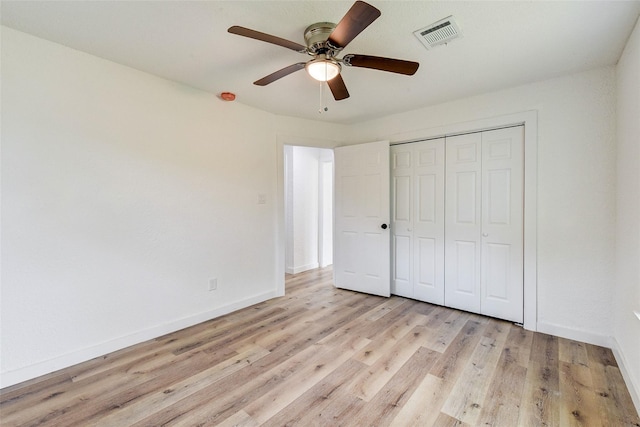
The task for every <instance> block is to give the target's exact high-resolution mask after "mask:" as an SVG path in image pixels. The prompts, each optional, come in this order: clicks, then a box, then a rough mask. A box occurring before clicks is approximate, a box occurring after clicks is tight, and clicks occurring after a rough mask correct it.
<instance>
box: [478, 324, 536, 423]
mask: <svg viewBox="0 0 640 427" xmlns="http://www.w3.org/2000/svg"><path fill="white" fill-rule="evenodd" d="M525 332H526V331H525ZM527 336H528V337H529V338H531V337H532V336H533V334H532V333H523V329H522V328H519V327H517V326H511V327H510V328H509V335H508V336H507V339H506V342H505V345H504V347H503V348H502V351H501V354H500V359H499V360H498V364H497V365H496V369H495V370H494V372H493V377H492V379H491V384H489V388H488V390H487V394H486V396H485V399H484V402H483V403H482V411H481V412H480V416H479V418H478V420H477V423H478V425H485V426H494V425H505V426H516V425H518V414H519V408H520V402H521V400H522V392H523V389H524V381H525V378H526V375H527V368H526V367H525V366H526V364H525V365H524V366H523V364H522V363H521V361H522V360H523V359H525V358H526V360H529V355H530V351H531V339H525V338H526V337H527Z"/></svg>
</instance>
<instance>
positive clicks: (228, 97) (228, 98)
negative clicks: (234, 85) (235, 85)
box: [220, 92, 236, 101]
mask: <svg viewBox="0 0 640 427" xmlns="http://www.w3.org/2000/svg"><path fill="white" fill-rule="evenodd" d="M220 98H222V99H223V100H225V101H233V100H235V99H236V94H235V93H231V92H222V93H221V94H220Z"/></svg>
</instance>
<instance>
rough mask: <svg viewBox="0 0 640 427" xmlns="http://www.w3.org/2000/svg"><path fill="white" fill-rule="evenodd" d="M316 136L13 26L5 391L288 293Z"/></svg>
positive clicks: (290, 122)
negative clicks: (310, 141)
mask: <svg viewBox="0 0 640 427" xmlns="http://www.w3.org/2000/svg"><path fill="white" fill-rule="evenodd" d="M248 123H250V124H251V125H250V126H247V124H248ZM309 125H310V123H309V122H308V121H301V120H296V119H292V118H286V119H281V118H279V117H276V116H274V115H272V114H269V113H267V112H264V111H259V110H256V109H252V108H249V107H246V106H243V105H242V104H240V103H238V102H235V103H225V102H223V101H220V100H219V99H217V98H216V97H215V96H214V95H212V94H210V93H205V92H201V91H197V90H194V89H192V88H189V87H186V86H182V85H179V84H176V83H173V82H170V81H167V80H163V79H160V78H157V77H154V76H151V75H148V74H145V73H142V72H139V71H136V70H133V69H130V68H127V67H124V66H121V65H118V64H115V63H112V62H109V61H105V60H102V59H99V58H97V57H94V56H91V55H87V54H84V53H81V52H78V51H75V50H72V49H68V48H66V47H63V46H60V45H57V44H54V43H51V42H48V41H44V40H41V39H38V38H35V37H32V36H29V35H26V34H23V33H20V32H17V31H15V30H11V29H8V28H2V198H3V200H2V202H3V203H2V234H1V236H2V286H1V304H2V305H1V311H2V319H1V320H2V324H1V328H2V330H1V338H2V342H1V347H2V348H1V353H0V354H1V362H0V364H1V366H0V372H1V373H2V378H1V382H2V386H7V385H10V384H13V383H16V382H19V381H22V380H25V379H28V378H31V377H34V376H37V375H41V374H44V373H47V372H51V371H53V370H56V369H59V368H62V367H65V366H68V365H71V364H73V363H77V362H80V361H83V360H86V359H89V358H91V357H95V356H98V355H102V354H105V353H108V352H110V351H113V350H115V349H119V348H122V347H124V346H127V345H130V344H133V343H136V342H140V341H142V340H145V339H149V338H152V337H156V336H158V335H161V334H163V333H166V332H169V331H173V330H176V329H179V328H182V327H185V326H188V325H191V324H194V323H198V322H201V321H203V320H206V319H209V318H212V317H215V316H217V315H220V314H223V313H225V312H228V311H230V310H233V309H236V308H240V307H243V306H246V305H249V304H251V303H253V302H257V301H262V300H264V299H267V298H269V297H272V296H275V295H276V294H278V293H279V292H280V290H281V289H280V288H279V284H280V282H281V278H280V276H281V274H280V273H281V270H282V267H279V265H283V264H279V261H280V260H279V255H278V247H279V245H280V240H279V239H280V237H279V236H280V235H279V233H280V231H279V224H280V219H279V215H280V212H281V208H280V207H279V206H277V204H276V203H277V202H278V201H280V200H281V197H280V195H279V191H278V185H279V184H278V170H277V168H276V165H277V164H278V161H279V160H278V159H277V156H278V155H279V151H278V147H279V145H278V138H279V135H293V136H295V137H296V138H300V137H302V138H305V137H309V133H310V131H309V130H308V129H313V127H314V126H309ZM317 126H322V127H323V129H326V132H327V134H329V135H330V134H332V133H334V134H338V133H339V132H338V130H336V129H340V131H341V130H342V128H341V127H340V126H333V125H330V124H327V123H322V124H317V125H316V126H315V127H317ZM334 127H335V128H336V129H334ZM258 194H264V195H266V201H267V203H266V204H258V203H257V199H258ZM213 277H216V278H217V279H218V289H217V290H216V291H213V292H209V291H208V290H207V288H208V279H209V278H213Z"/></svg>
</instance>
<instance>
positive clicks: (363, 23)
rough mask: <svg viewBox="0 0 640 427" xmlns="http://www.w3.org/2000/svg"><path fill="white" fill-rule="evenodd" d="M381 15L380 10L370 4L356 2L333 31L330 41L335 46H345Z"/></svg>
mask: <svg viewBox="0 0 640 427" xmlns="http://www.w3.org/2000/svg"><path fill="white" fill-rule="evenodd" d="M379 16H380V11H379V10H378V9H376V8H375V7H373V6H371V5H370V4H368V3H365V2H363V1H357V2H355V3H354V4H353V6H351V9H349V11H348V12H347V14H346V15H344V17H343V18H342V19H341V20H340V22H338V25H336V28H334V29H333V31H332V32H331V35H330V36H329V38H328V41H329V43H330V44H331V45H332V46H333V47H335V48H344V47H345V46H346V45H348V44H349V43H350V42H351V40H353V39H354V38H356V36H357V35H358V34H360V33H361V32H362V30H364V29H365V28H367V27H368V26H369V25H370V24H371V23H372V22H373V21H375V20H376V19H378V17H379Z"/></svg>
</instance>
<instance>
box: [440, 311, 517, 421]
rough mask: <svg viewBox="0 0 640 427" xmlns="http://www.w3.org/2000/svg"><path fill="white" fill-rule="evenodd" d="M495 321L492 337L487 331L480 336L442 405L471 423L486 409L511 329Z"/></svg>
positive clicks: (457, 417) (449, 413)
mask: <svg viewBox="0 0 640 427" xmlns="http://www.w3.org/2000/svg"><path fill="white" fill-rule="evenodd" d="M492 322H494V323H495V325H494V327H493V328H491V330H490V334H489V336H486V335H487V334H485V336H483V337H482V338H480V341H479V342H478V345H477V346H476V348H475V350H474V351H473V353H472V354H471V356H470V358H469V361H468V363H467V364H466V366H465V368H464V370H463V371H462V373H461V374H460V378H459V379H458V381H457V382H456V384H455V386H454V387H453V389H452V390H451V394H450V396H449V398H448V399H447V400H446V402H445V404H444V406H443V407H442V412H444V413H446V414H448V415H451V416H452V417H454V418H456V419H458V420H460V421H463V422H465V423H467V424H470V425H475V424H476V422H477V420H478V417H479V416H480V412H481V410H482V409H483V405H484V400H485V396H486V394H487V391H488V388H489V385H490V381H491V377H492V376H493V373H494V372H495V367H496V365H497V364H498V359H499V357H500V354H501V351H500V350H501V349H502V348H503V347H504V342H505V341H506V339H507V334H508V331H509V329H508V328H507V327H505V326H504V325H503V324H502V322H500V323H498V322H496V321H492Z"/></svg>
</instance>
